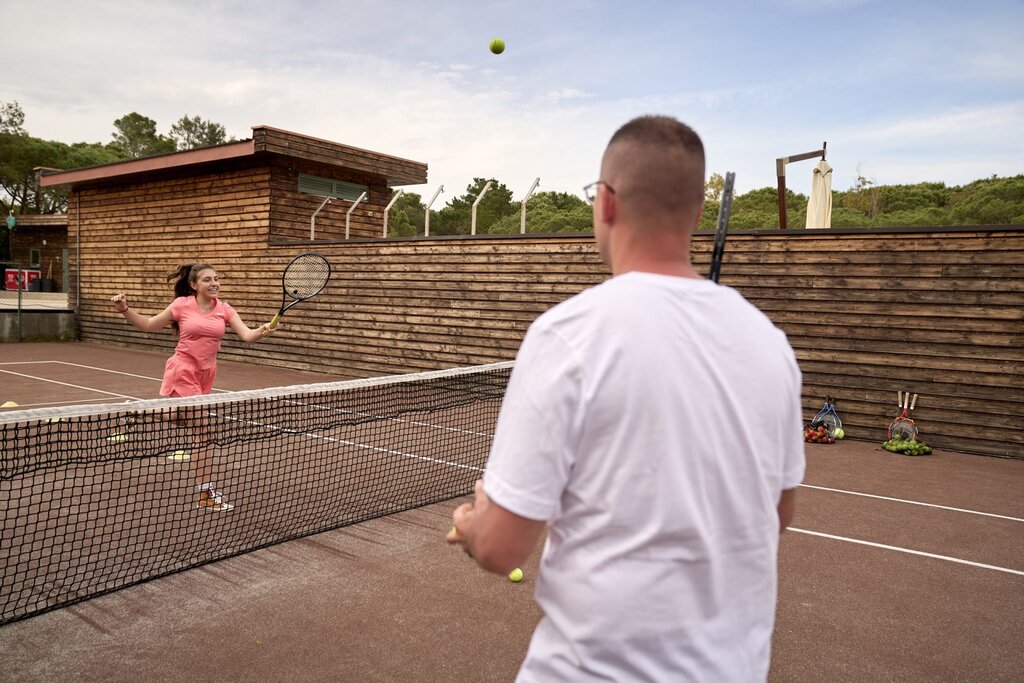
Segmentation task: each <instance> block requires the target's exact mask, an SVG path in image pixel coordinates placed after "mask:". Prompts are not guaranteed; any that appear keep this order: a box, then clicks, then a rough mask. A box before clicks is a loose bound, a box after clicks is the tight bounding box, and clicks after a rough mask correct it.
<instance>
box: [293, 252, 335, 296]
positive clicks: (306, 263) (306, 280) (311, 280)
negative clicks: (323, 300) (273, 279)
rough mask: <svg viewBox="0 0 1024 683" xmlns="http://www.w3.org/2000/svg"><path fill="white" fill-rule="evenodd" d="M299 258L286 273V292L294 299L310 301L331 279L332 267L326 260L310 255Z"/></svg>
mask: <svg viewBox="0 0 1024 683" xmlns="http://www.w3.org/2000/svg"><path fill="white" fill-rule="evenodd" d="M308 256H309V258H306V257H299V258H297V259H296V260H295V261H293V262H292V263H291V264H290V265H289V266H288V268H287V270H285V273H284V290H285V291H286V292H287V293H288V296H290V297H292V298H293V299H308V298H310V297H312V296H314V295H316V294H318V293H319V292H320V290H322V289H323V288H324V286H325V285H326V284H327V280H328V279H329V278H330V277H331V266H330V264H329V263H328V262H327V260H326V259H325V258H323V257H322V256H317V255H313V254H310V255H308Z"/></svg>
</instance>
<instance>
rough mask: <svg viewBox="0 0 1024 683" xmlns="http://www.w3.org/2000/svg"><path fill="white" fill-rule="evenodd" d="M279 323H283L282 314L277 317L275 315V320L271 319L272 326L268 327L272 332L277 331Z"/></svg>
mask: <svg viewBox="0 0 1024 683" xmlns="http://www.w3.org/2000/svg"><path fill="white" fill-rule="evenodd" d="M279 322H281V314H280V313H278V314H277V315H275V316H274V317H273V318H271V319H270V324H269V325H267V327H269V328H270V329H272V330H275V329H277V324H278V323H279Z"/></svg>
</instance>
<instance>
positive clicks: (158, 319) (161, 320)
mask: <svg viewBox="0 0 1024 683" xmlns="http://www.w3.org/2000/svg"><path fill="white" fill-rule="evenodd" d="M110 300H111V301H112V302H114V310H116V311H117V312H118V313H120V314H121V315H123V316H124V317H125V320H127V321H128V322H130V323H131V324H132V325H133V326H134V327H135V329H137V330H142V331H143V332H156V331H157V330H162V329H164V328H165V327H167V326H168V325H170V324H171V321H172V320H174V315H173V314H172V313H171V307H170V306H168V307H167V308H165V309H164V310H162V311H160V312H159V313H157V314H156V315H154V316H153V317H151V318H147V317H146V316H144V315H139V314H138V313H136V312H135V311H133V310H132V309H131V307H130V306H129V305H128V299H127V298H126V297H125V295H124V294H117V295H116V296H114V297H111V299H110Z"/></svg>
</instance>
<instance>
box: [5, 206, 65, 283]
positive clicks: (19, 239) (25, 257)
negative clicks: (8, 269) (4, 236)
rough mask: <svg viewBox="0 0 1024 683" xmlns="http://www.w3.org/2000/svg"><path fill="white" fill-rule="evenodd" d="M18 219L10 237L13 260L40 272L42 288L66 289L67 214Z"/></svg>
mask: <svg viewBox="0 0 1024 683" xmlns="http://www.w3.org/2000/svg"><path fill="white" fill-rule="evenodd" d="M15 221H16V223H15V227H14V234H13V235H12V236H11V263H12V264H17V265H18V266H20V267H22V268H27V269H30V270H32V271H38V272H39V276H40V284H39V287H40V290H41V291H53V292H63V291H65V290H64V285H65V273H66V272H67V270H66V269H67V266H68V217H67V215H65V214H49V215H44V216H15Z"/></svg>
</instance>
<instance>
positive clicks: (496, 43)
mask: <svg viewBox="0 0 1024 683" xmlns="http://www.w3.org/2000/svg"><path fill="white" fill-rule="evenodd" d="M504 51H505V41H504V40H502V39H501V38H491V52H493V53H494V54H496V55H500V54H501V53H502V52H504Z"/></svg>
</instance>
